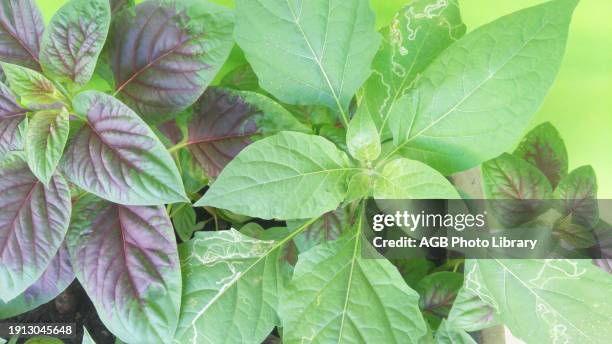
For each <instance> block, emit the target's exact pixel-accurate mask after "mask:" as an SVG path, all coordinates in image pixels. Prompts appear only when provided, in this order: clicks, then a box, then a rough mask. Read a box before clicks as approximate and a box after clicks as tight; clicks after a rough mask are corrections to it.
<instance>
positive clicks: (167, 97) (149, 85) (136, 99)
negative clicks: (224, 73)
mask: <svg viewBox="0 0 612 344" xmlns="http://www.w3.org/2000/svg"><path fill="white" fill-rule="evenodd" d="M232 32H233V19H232V15H231V14H230V12H229V11H228V10H227V9H224V8H222V7H220V6H216V5H212V4H208V3H206V2H198V3H196V2H187V3H186V4H175V5H173V4H171V3H168V2H163V1H157V0H148V1H145V2H143V3H141V4H139V5H138V6H136V15H135V16H133V15H131V14H129V13H125V14H124V12H122V13H121V14H120V18H119V17H118V18H117V19H116V20H114V24H113V26H112V28H111V37H113V39H114V43H113V44H112V45H110V46H109V48H110V63H111V67H112V70H113V75H114V78H115V85H116V87H115V89H116V93H117V94H118V96H119V98H120V99H121V100H123V101H124V102H125V103H126V104H127V105H129V106H130V107H131V108H133V109H134V110H136V112H138V113H139V114H140V115H142V116H145V117H146V118H147V120H148V121H153V122H156V121H159V120H160V119H161V118H162V115H169V114H172V113H176V112H179V111H181V110H183V109H185V108H186V107H187V106H189V105H191V104H192V103H193V102H195V101H196V100H197V99H198V97H199V96H200V95H201V94H202V92H203V91H204V89H205V88H206V86H208V84H209V82H210V81H211V80H212V78H213V77H214V76H215V75H216V74H217V72H218V70H219V69H220V68H221V65H222V64H223V63H224V62H225V60H226V59H227V57H228V55H229V52H230V50H231V48H232V45H233V39H232Z"/></svg>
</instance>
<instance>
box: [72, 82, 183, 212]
mask: <svg viewBox="0 0 612 344" xmlns="http://www.w3.org/2000/svg"><path fill="white" fill-rule="evenodd" d="M73 106H74V110H75V111H76V113H77V114H78V115H80V116H82V117H84V118H86V120H87V121H86V123H85V124H84V125H83V126H82V127H81V128H80V129H79V130H78V131H77V132H76V133H75V134H74V136H73V137H72V138H71V140H70V141H69V142H68V146H67V147H66V153H65V154H64V159H63V160H62V170H63V171H64V173H65V175H66V178H67V179H68V180H69V181H70V182H72V183H74V184H76V185H78V186H79V187H80V188H82V189H83V190H85V191H87V192H90V193H93V194H95V195H98V196H99V197H101V198H104V199H107V200H109V201H111V202H116V203H119V204H126V205H159V204H165V203H176V202H185V201H189V199H188V198H187V196H185V191H184V188H183V184H182V182H181V177H180V174H179V172H178V169H177V168H176V165H175V164H174V161H173V160H172V157H171V156H170V154H169V153H168V151H167V150H166V148H164V146H163V145H162V143H161V142H160V141H159V139H158V138H157V137H156V136H155V134H154V133H153V131H152V130H151V129H150V128H149V127H148V126H147V124H146V123H145V122H144V121H143V120H142V119H140V117H138V115H136V114H135V113H134V112H133V111H132V110H130V108H128V107H127V106H126V105H124V104H123V103H121V102H120V101H119V100H117V99H115V98H113V97H111V96H109V95H106V94H103V93H100V92H97V91H87V92H83V93H81V94H79V95H78V96H76V98H75V99H74V100H73Z"/></svg>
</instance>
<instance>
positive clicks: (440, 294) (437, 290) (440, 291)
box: [415, 271, 463, 328]
mask: <svg viewBox="0 0 612 344" xmlns="http://www.w3.org/2000/svg"><path fill="white" fill-rule="evenodd" d="M462 285H463V276H462V275H461V274H458V273H456V272H449V271H443V272H436V273H433V274H431V275H427V276H425V277H424V278H423V279H422V280H420V281H419V283H418V284H417V286H416V288H415V290H416V291H417V292H418V293H419V295H421V298H420V299H419V307H420V308H421V311H423V316H424V317H425V319H426V320H427V321H428V322H429V324H430V325H431V326H432V327H433V328H437V327H438V325H439V324H440V320H441V319H443V318H446V317H447V316H448V313H449V311H450V309H451V307H452V305H453V302H454V301H455V297H456V296H457V292H458V291H459V288H461V286H462Z"/></svg>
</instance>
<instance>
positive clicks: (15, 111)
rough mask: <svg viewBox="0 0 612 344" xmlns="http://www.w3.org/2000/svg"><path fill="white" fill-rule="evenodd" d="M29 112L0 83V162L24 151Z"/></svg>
mask: <svg viewBox="0 0 612 344" xmlns="http://www.w3.org/2000/svg"><path fill="white" fill-rule="evenodd" d="M27 112H28V110H27V109H25V108H23V107H22V106H21V105H19V103H18V102H17V99H16V98H15V95H14V94H13V92H11V90H10V89H9V88H8V87H6V85H4V84H3V83H2V82H0V160H2V157H3V156H4V155H5V154H7V153H9V152H12V151H17V150H21V149H23V142H22V141H23V137H24V136H25V135H24V134H25V129H26V127H27V124H28V120H27V117H26V113H27Z"/></svg>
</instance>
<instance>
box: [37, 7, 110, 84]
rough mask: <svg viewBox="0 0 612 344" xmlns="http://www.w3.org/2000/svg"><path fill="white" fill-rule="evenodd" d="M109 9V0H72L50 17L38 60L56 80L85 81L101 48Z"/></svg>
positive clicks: (108, 18)
mask: <svg viewBox="0 0 612 344" xmlns="http://www.w3.org/2000/svg"><path fill="white" fill-rule="evenodd" d="M110 17H111V9H110V3H109V1H108V0H71V1H69V2H68V3H66V4H65V5H64V6H62V7H61V8H60V9H59V10H58V11H57V12H56V13H55V14H54V15H53V18H51V22H50V23H49V27H47V29H46V30H45V33H44V35H43V38H42V42H41V51H40V64H41V65H42V69H43V71H44V72H45V74H46V75H48V76H49V77H51V78H53V79H54V80H56V81H62V82H71V83H75V84H76V85H78V86H82V85H84V84H86V83H87V82H88V81H89V79H91V76H92V74H93V72H94V69H95V67H96V62H97V60H98V56H99V55H100V52H101V51H102V47H103V46H104V42H105V40H106V35H107V33H108V27H109V25H110Z"/></svg>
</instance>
